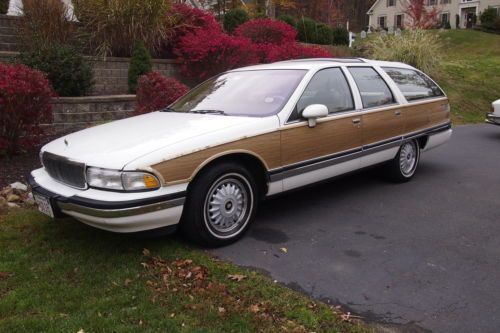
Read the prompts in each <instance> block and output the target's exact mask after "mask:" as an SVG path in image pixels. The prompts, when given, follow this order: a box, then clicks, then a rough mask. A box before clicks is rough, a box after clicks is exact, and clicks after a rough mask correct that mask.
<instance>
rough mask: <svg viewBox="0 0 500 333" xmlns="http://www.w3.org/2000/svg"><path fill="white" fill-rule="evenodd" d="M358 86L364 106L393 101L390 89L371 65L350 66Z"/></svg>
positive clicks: (371, 106) (385, 103)
mask: <svg viewBox="0 0 500 333" xmlns="http://www.w3.org/2000/svg"><path fill="white" fill-rule="evenodd" d="M349 71H350V72H351V74H352V76H353V78H354V81H356V85H357V86H358V89H359V93H360V94H361V100H362V101H363V107H364V108H373V107H377V106H382V105H387V104H393V103H395V100H394V96H393V95H392V92H391V90H390V89H389V87H388V86H387V83H385V81H384V79H382V77H381V76H380V75H379V74H378V73H377V72H376V71H375V70H374V69H373V68H371V67H350V68H349Z"/></svg>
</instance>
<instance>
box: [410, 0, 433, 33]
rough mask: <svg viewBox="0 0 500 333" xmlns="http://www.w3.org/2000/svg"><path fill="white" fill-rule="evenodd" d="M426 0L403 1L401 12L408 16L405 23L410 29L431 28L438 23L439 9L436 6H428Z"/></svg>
mask: <svg viewBox="0 0 500 333" xmlns="http://www.w3.org/2000/svg"><path fill="white" fill-rule="evenodd" d="M426 3H427V0H406V1H404V2H403V4H404V5H403V6H404V7H403V13H405V14H406V16H407V17H408V18H409V19H407V20H406V24H407V25H408V26H409V27H410V28H412V29H416V28H418V29H431V28H435V27H437V26H438V24H439V13H440V12H441V9H440V8H438V7H437V6H432V7H430V8H429V7H428V6H427V5H426Z"/></svg>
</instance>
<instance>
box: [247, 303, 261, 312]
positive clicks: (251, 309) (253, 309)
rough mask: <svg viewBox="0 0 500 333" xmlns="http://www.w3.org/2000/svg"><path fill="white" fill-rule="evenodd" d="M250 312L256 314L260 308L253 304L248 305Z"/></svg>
mask: <svg viewBox="0 0 500 333" xmlns="http://www.w3.org/2000/svg"><path fill="white" fill-rule="evenodd" d="M249 310H250V312H252V313H257V312H259V311H260V308H259V304H253V305H250V308H249Z"/></svg>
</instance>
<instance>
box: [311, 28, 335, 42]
mask: <svg viewBox="0 0 500 333" xmlns="http://www.w3.org/2000/svg"><path fill="white" fill-rule="evenodd" d="M332 42H333V31H332V28H331V27H329V26H328V25H326V24H324V23H318V24H316V40H315V41H314V43H315V44H321V45H330V44H332Z"/></svg>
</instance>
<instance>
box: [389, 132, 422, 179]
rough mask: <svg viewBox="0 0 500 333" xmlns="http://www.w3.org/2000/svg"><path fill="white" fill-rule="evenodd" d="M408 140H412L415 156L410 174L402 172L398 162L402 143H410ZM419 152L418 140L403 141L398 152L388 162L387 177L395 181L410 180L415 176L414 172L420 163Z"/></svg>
mask: <svg viewBox="0 0 500 333" xmlns="http://www.w3.org/2000/svg"><path fill="white" fill-rule="evenodd" d="M410 142H413V144H414V145H415V149H416V153H417V158H416V161H415V167H414V168H413V172H412V173H411V175H405V174H404V173H403V171H402V170H401V164H400V158H401V151H402V149H403V147H404V145H405V144H407V143H410ZM420 153H421V151H420V145H419V143H418V141H416V140H411V141H408V142H405V143H403V144H402V145H401V147H399V150H398V153H397V154H396V157H394V159H393V160H392V161H391V162H390V164H389V168H388V170H387V171H388V176H389V178H390V179H391V180H392V181H394V182H397V183H404V182H408V181H410V180H411V179H412V178H413V177H414V176H415V173H416V172H417V169H418V165H419V163H420Z"/></svg>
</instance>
